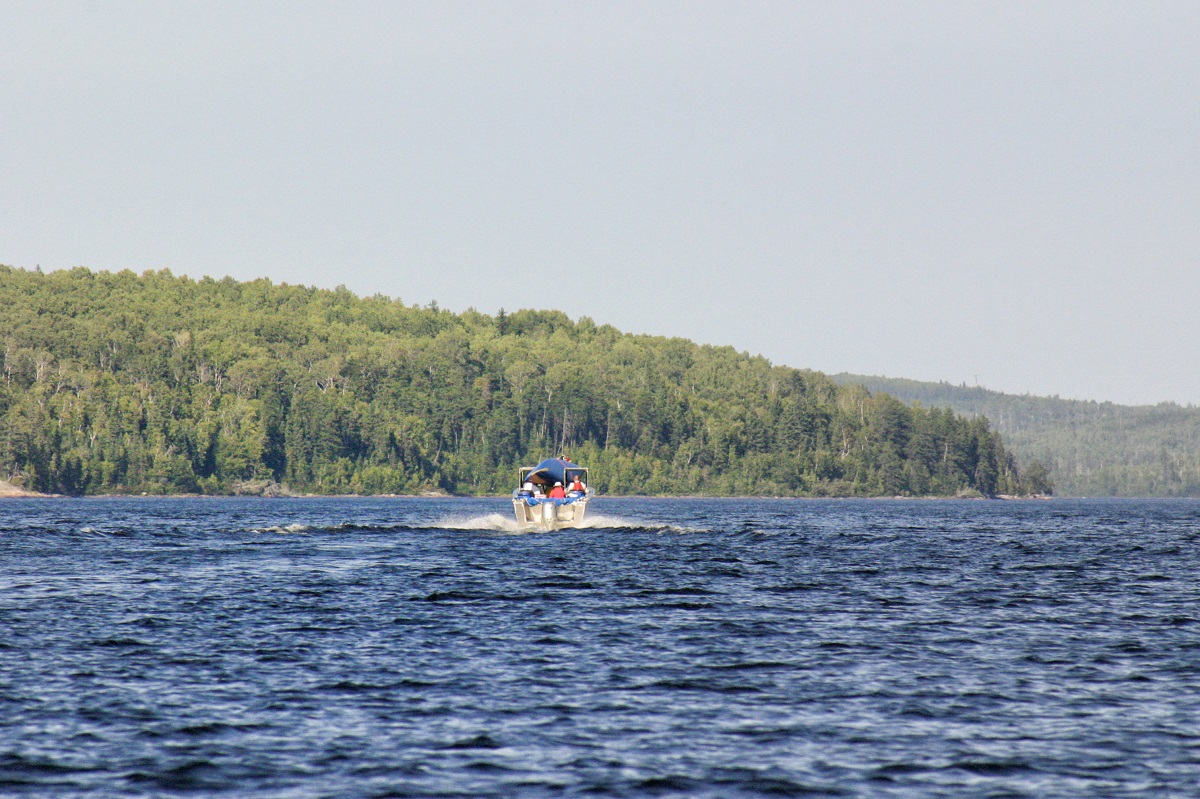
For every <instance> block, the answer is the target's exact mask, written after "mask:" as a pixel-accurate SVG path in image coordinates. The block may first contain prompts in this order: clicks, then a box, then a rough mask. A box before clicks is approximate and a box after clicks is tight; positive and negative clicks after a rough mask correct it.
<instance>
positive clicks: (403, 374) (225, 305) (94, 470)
mask: <svg viewBox="0 0 1200 799" xmlns="http://www.w3.org/2000/svg"><path fill="white" fill-rule="evenodd" d="M0 331H2V332H0V356H2V359H0V366H2V367H3V368H2V374H0V474H6V475H8V476H9V477H11V478H13V479H15V480H16V481H17V482H21V483H23V484H24V485H25V486H26V487H28V488H32V489H36V490H41V491H50V492H59V493H67V494H84V493H102V492H142V491H145V492H148V493H177V492H204V493H227V492H232V491H240V490H247V489H246V487H247V486H257V487H260V488H261V487H262V486H273V485H276V484H279V483H283V484H286V485H287V486H289V487H290V488H291V490H293V491H305V492H322V493H347V492H354V493H411V492H419V491H428V490H444V491H449V492H452V493H465V494H494V493H501V492H507V491H509V490H510V489H511V487H512V485H511V484H512V481H513V479H514V478H515V470H516V467H517V466H518V465H520V464H523V463H529V462H533V461H536V460H538V459H540V458H541V457H543V456H545V455H547V454H557V453H559V452H563V451H567V452H569V453H571V454H572V455H573V456H574V457H575V458H576V459H577V460H578V461H579V462H581V463H584V464H586V465H588V466H589V467H591V469H592V473H593V475H594V480H593V485H594V486H595V487H596V488H598V489H600V490H601V491H602V492H606V493H638V494H696V493H706V494H727V495H738V494H768V495H780V496H832V495H854V496H880V495H929V494H935V495H955V494H960V493H963V492H969V491H974V492H978V493H979V494H982V495H989V496H990V495H994V494H997V493H1019V492H1020V491H1021V490H1022V487H1023V486H1022V482H1021V477H1020V474H1019V473H1018V471H1017V468H1016V464H1015V462H1014V460H1013V458H1012V456H1011V455H1010V454H1009V453H1008V452H1007V451H1006V450H1005V448H1004V446H1003V444H1002V442H1001V441H1000V437H999V435H998V434H997V433H996V432H994V431H992V430H990V429H989V427H988V424H987V422H986V421H983V420H978V419H977V420H969V419H965V418H962V417H959V416H955V415H954V414H952V413H950V412H948V411H943V410H938V409H930V410H924V409H921V408H913V407H909V406H907V405H905V404H903V403H902V402H899V401H897V400H896V399H894V398H893V397H890V396H887V395H885V394H872V393H870V392H868V391H866V390H864V389H862V388H858V387H838V386H837V385H835V384H834V383H833V382H831V381H830V380H829V379H828V378H826V377H825V376H824V375H821V374H819V373H816V372H809V371H802V370H796V369H791V368H787V367H780V366H772V365H771V364H770V363H769V362H768V361H766V360H765V359H763V358H753V357H750V356H748V355H745V354H739V353H737V352H735V351H734V350H733V349H732V348H729V347H710V346H698V345H696V344H693V343H691V342H689V341H685V340H682V339H664V338H657V337H651V336H633V335H628V334H623V333H621V332H619V331H617V330H616V329H614V328H612V327H610V326H608V325H601V326H597V325H596V324H595V323H594V322H592V321H591V320H590V319H581V320H580V321H578V322H573V321H572V320H571V319H570V318H568V317H567V316H566V315H565V314H562V313H561V312H558V311H532V310H521V311H515V312H512V313H505V312H501V313H500V314H498V315H497V316H496V317H491V316H488V315H486V314H481V313H477V312H475V311H468V312H466V313H463V314H453V313H450V312H448V311H444V310H439V309H438V308H437V307H436V305H433V304H431V305H430V306H429V307H426V308H418V307H415V306H405V305H404V304H402V303H401V302H399V301H396V300H392V299H388V298H386V297H382V296H374V297H366V298H359V297H356V296H355V295H353V294H352V293H350V292H349V291H347V290H346V289H345V288H342V287H339V288H338V289H335V290H333V291H325V290H318V289H313V288H308V287H303V286H289V285H286V284H280V285H276V284H273V283H272V282H271V281H269V280H266V279H261V280H255V281H251V282H247V283H239V282H237V281H234V280H232V279H230V278H225V279H223V280H213V279H211V278H204V279H202V280H199V281H196V280H191V279H189V278H186V277H175V276H173V275H172V274H171V273H169V272H167V271H160V272H147V273H145V274H143V275H140V276H139V275H135V274H133V273H132V272H128V271H126V272H121V273H118V274H110V273H93V272H90V271H88V270H86V269H74V270H71V271H64V272H54V273H51V274H47V275H43V274H39V273H35V272H26V271H22V270H17V269H12V268H7V267H0Z"/></svg>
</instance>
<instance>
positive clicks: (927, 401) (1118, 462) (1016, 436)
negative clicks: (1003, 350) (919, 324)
mask: <svg viewBox="0 0 1200 799" xmlns="http://www.w3.org/2000/svg"><path fill="white" fill-rule="evenodd" d="M831 379H833V380H835V381H837V382H838V383H840V384H843V385H847V386H860V387H863V386H865V387H866V388H868V389H870V390H871V391H882V392H887V393H890V394H892V395H894V396H896V397H898V398H900V399H902V400H904V401H905V402H908V403H913V402H915V403H919V404H920V405H921V406H922V407H927V408H928V407H935V408H944V409H949V410H952V411H954V412H955V413H959V414H962V415H964V416H967V417H973V418H981V417H986V418H987V419H989V420H990V421H991V423H992V424H993V425H994V426H995V428H996V430H998V431H999V432H1000V433H1001V434H1002V435H1003V436H1004V440H1005V443H1006V444H1007V445H1008V446H1009V448H1010V449H1011V450H1013V451H1014V452H1016V453H1017V454H1018V456H1019V457H1020V459H1021V462H1022V463H1025V464H1026V472H1027V474H1026V478H1027V479H1029V477H1030V476H1031V474H1030V471H1031V468H1032V470H1034V471H1037V470H1040V469H1041V468H1042V464H1044V465H1045V466H1044V468H1045V470H1046V472H1047V473H1048V474H1049V475H1050V476H1051V477H1052V478H1053V481H1054V486H1055V493H1057V494H1059V495H1064V496H1074V497H1200V408H1197V407H1194V406H1182V405H1178V404H1176V403H1173V402H1163V403H1159V404H1157V405H1118V404H1115V403H1112V402H1095V401H1089V400H1073V399H1061V398H1059V397H1037V396H1031V395H1027V394H1025V395H1018V394H1004V393H1001V392H999V391H991V390H988V389H986V388H980V387H978V386H965V385H958V386H956V385H952V384H950V383H929V382H921V381H916V380H904V379H899V378H888V377H868V376H864V375H851V374H839V375H833V376H832V377H831Z"/></svg>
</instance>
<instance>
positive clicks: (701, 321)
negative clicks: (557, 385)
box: [0, 2, 1200, 403]
mask: <svg viewBox="0 0 1200 799" xmlns="http://www.w3.org/2000/svg"><path fill="white" fill-rule="evenodd" d="M0 14H2V18H3V19H4V23H3V25H0V188H2V192H0V263H8V264H12V265H16V266H23V267H27V268H32V267H34V266H35V265H37V264H40V265H41V266H42V268H43V269H57V268H63V267H69V266H74V265H85V266H88V267H90V268H93V269H107V270H118V269H123V268H130V269H133V270H135V271H138V272H140V271H143V270H145V269H159V268H163V267H166V268H169V269H171V270H172V271H174V272H176V273H183V274H188V275H192V276H194V277H199V276H201V275H205V274H211V275H214V276H221V275H226V274H229V275H233V276H234V277H236V278H239V279H249V278H253V277H258V276H264V275H265V276H268V277H270V278H272V279H273V280H275V281H276V282H280V281H286V282H290V283H306V284H315V285H318V286H324V287H332V286H335V285H338V284H345V285H346V286H348V287H349V288H351V289H352V290H354V291H356V292H358V293H360V294H371V293H375V292H380V293H384V294H388V295H390V296H394V297H399V298H401V299H403V300H404V301H406V302H410V303H420V304H422V305H424V304H426V303H428V302H429V301H430V300H434V299H436V300H437V301H438V303H439V304H440V305H441V306H442V307H446V308H451V309H454V310H462V309H465V308H467V307H468V306H474V307H476V308H478V309H479V310H483V311H487V312H490V313H494V312H495V311H496V310H497V309H499V308H501V307H504V308H506V309H508V310H510V311H511V310H514V309H516V308H521V307H538V308H560V309H562V310H564V311H566V312H567V313H568V314H570V315H571V316H572V317H579V316H583V315H587V316H590V317H592V318H593V319H595V320H596V321H597V322H608V323H612V324H614V325H616V326H618V327H620V328H622V329H624V330H627V331H631V332H649V333H655V334H663V335H678V336H684V337H688V338H692V339H694V340H696V341H700V342H705V343H714V344H731V345H733V346H735V347H737V348H738V349H741V350H749V351H750V352H753V353H762V354H764V355H766V356H767V357H769V358H771V359H772V360H773V361H775V362H777V363H786V364H789V365H792V366H798V367H809V368H815V369H821V370H824V371H830V372H836V371H842V370H846V371H855V372H865V373H872V374H886V375H890V376H897V377H911V378H916V379H934V380H937V379H946V380H950V381H952V382H956V383H957V382H962V381H966V382H967V383H974V382H975V380H976V379H978V381H979V383H981V384H982V385H986V386H988V387H991V388H996V389H1000V390H1004V391H1010V392H1017V393H1021V392H1032V393H1038V394H1061V395H1062V396H1071V397H1080V398H1087V399H1111V400H1115V401H1121V402H1158V401H1161V400H1175V401H1179V402H1194V403H1195V402H1200V368H1197V367H1198V366H1200V307H1198V306H1200V258H1198V256H1200V224H1198V222H1200V57H1197V46H1198V45H1200V5H1198V4H1196V3H1194V2H1187V3H1148V2H1139V3H1122V4H1116V3H1111V4H1110V3H1101V2H1087V3H1083V2H1080V3H1071V4H1056V3H1046V2H1036V3H1020V2H1000V3H961V2H949V3H910V4H900V3H883V2H880V3H861V4H855V3H843V2H838V3H828V2H821V3H799V2H788V3H745V2H736V3H700V2H683V3H666V2H656V3H641V2H638V3H607V2H606V3H599V2H597V3H587V4H584V3H562V2H546V3H520V2H516V3H464V4H453V3H447V2H430V3H377V4H363V3H358V4H354V3H351V4H347V3H337V4H332V3H329V4H324V3H321V4H303V3H298V2H285V3H277V4H272V3H249V2H235V3H217V2H198V3H183V2H171V3H161V2H147V3H121V2H103V3H83V2H73V3H65V4H60V3H48V2H36V3H34V2H30V3H12V2H5V3H0Z"/></svg>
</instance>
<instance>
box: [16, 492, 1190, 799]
mask: <svg viewBox="0 0 1200 799" xmlns="http://www.w3.org/2000/svg"><path fill="white" fill-rule="evenodd" d="M593 511H594V512H595V513H598V514H600V515H599V516H598V517H597V518H595V519H594V520H593V524H594V526H592V527H589V528H587V529H583V530H567V531H560V532H553V533H531V534H515V531H514V530H513V529H512V525H510V524H508V522H507V519H508V517H509V513H510V506H509V503H508V502H507V500H504V499H496V500H457V499H455V500H416V499H292V500H289V499H270V500H266V499H93V500H4V501H2V502H0V795H12V796H56V797H59V796H147V797H159V796H166V795H176V794H186V795H188V796H239V797H243V796H250V797H253V796H262V797H268V796H269V797H320V796H330V797H333V796H339V797H340V796H364V797H367V796H374V797H406V796H420V797H435V796H456V797H487V796H497V797H499V796H503V797H542V796H563V795H567V796H573V795H578V796H625V797H635V796H660V797H668V796H681V797H682V796H687V797H693V796H712V797H736V796H851V797H854V796H861V797H941V796H945V797H959V796H996V797H1000V796H1004V797H1024V796H1028V797H1080V796H1104V797H1124V796H1139V797H1141V796H1145V797H1171V796H1179V797H1194V796H1197V795H1200V556H1198V554H1197V552H1198V543H1200V502H1195V501H1131V500H1101V501H1087V500H1079V501H1074V500H1056V501H1051V502H970V501H963V502H922V501H913V502H902V501H854V500H845V501H841V500H832V501H806V500H754V501H748V500H618V499H604V498H601V499H598V500H596V501H595V502H594V504H593Z"/></svg>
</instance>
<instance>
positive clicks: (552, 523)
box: [541, 502, 558, 530]
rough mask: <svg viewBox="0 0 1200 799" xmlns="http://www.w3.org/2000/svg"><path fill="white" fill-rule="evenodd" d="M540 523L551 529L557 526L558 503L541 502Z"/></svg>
mask: <svg viewBox="0 0 1200 799" xmlns="http://www.w3.org/2000/svg"><path fill="white" fill-rule="evenodd" d="M541 507H542V523H543V524H545V525H546V527H547V528H549V529H551V530H553V529H555V528H556V527H557V526H558V505H557V504H555V503H553V502H543V503H542V506H541Z"/></svg>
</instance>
